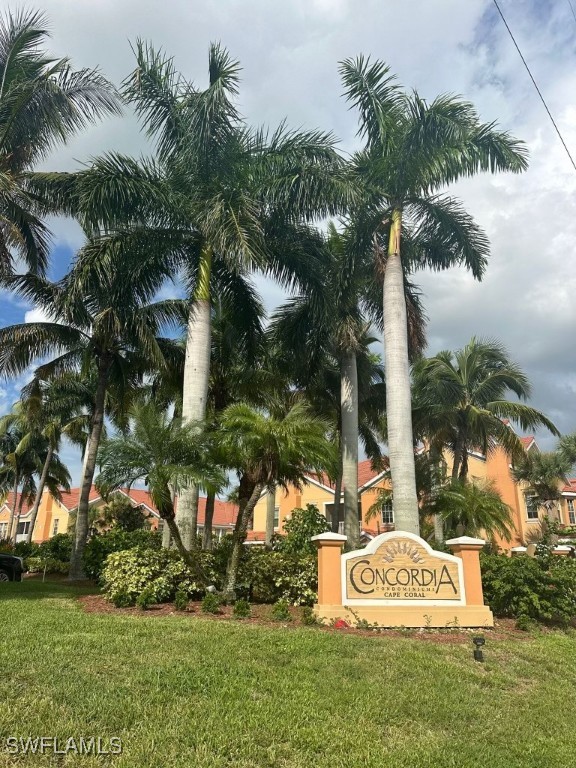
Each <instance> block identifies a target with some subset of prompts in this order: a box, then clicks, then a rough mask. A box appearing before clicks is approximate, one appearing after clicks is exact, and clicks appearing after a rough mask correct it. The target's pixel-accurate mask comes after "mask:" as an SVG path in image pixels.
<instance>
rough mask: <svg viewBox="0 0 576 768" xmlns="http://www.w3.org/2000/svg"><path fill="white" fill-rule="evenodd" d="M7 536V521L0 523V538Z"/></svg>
mask: <svg viewBox="0 0 576 768" xmlns="http://www.w3.org/2000/svg"><path fill="white" fill-rule="evenodd" d="M6 536H8V523H0V539H5V538H6Z"/></svg>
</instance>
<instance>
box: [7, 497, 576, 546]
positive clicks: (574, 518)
mask: <svg viewBox="0 0 576 768" xmlns="http://www.w3.org/2000/svg"><path fill="white" fill-rule="evenodd" d="M568 521H569V522H570V525H576V510H575V509H574V499H568ZM0 538H2V537H1V536H0Z"/></svg>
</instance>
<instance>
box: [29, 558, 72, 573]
mask: <svg viewBox="0 0 576 768" xmlns="http://www.w3.org/2000/svg"><path fill="white" fill-rule="evenodd" d="M24 567H25V568H26V570H27V571H28V573H44V571H46V573H61V574H63V575H64V576H67V575H68V571H69V570H70V563H69V562H63V561H62V560H56V558H54V557H27V558H26V560H25V561H24Z"/></svg>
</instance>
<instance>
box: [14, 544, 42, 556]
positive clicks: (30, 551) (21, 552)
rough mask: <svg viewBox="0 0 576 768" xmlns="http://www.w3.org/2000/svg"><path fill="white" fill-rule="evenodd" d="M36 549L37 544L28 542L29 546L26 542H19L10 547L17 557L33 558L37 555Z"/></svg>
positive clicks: (37, 547)
mask: <svg viewBox="0 0 576 768" xmlns="http://www.w3.org/2000/svg"><path fill="white" fill-rule="evenodd" d="M38 549H39V546H38V544H34V543H33V542H30V544H29V543H28V542H27V541H19V542H18V543H17V544H14V546H13V547H12V553H13V554H15V555H16V556H17V557H24V558H26V557H35V556H36V555H37V554H38Z"/></svg>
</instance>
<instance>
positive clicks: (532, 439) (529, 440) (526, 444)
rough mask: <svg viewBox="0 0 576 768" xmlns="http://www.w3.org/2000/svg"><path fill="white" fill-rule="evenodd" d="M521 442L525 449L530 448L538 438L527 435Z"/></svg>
mask: <svg viewBox="0 0 576 768" xmlns="http://www.w3.org/2000/svg"><path fill="white" fill-rule="evenodd" d="M520 442H521V443H522V445H523V446H524V447H525V448H529V447H530V445H532V443H535V442H536V438H535V437H534V435H526V437H521V438H520Z"/></svg>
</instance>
